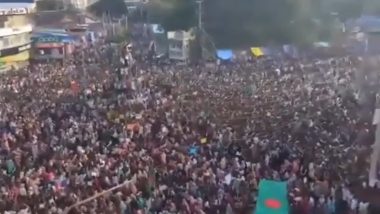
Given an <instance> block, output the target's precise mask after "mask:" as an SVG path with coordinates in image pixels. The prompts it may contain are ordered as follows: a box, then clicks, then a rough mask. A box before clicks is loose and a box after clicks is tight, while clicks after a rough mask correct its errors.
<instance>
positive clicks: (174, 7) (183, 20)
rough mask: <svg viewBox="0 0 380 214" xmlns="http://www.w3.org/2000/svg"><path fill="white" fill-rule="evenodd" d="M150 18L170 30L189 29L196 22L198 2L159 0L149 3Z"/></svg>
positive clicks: (190, 0) (189, 0)
mask: <svg viewBox="0 0 380 214" xmlns="http://www.w3.org/2000/svg"><path fill="white" fill-rule="evenodd" d="M148 13H149V19H150V21H151V22H154V23H161V24H162V26H163V27H164V28H165V29H166V30H168V31H172V30H188V29H190V28H191V27H193V26H194V25H195V24H196V3H195V1H192V0H157V1H151V3H150V4H149V5H148Z"/></svg>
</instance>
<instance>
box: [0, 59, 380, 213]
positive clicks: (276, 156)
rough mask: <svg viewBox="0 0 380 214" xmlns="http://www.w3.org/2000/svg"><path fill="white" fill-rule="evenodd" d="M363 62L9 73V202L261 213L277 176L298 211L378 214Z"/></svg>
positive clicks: (15, 207) (3, 118)
mask: <svg viewBox="0 0 380 214" xmlns="http://www.w3.org/2000/svg"><path fill="white" fill-rule="evenodd" d="M99 56H101V54H99ZM90 61H91V60H90ZM97 61H99V62H101V60H97ZM362 64H363V63H362V62H361V61H360V59H358V58H353V57H341V58H330V59H326V60H302V61H298V60H297V61H296V60H285V59H278V60H277V59H276V60H271V59H256V60H252V61H244V62H239V63H229V64H222V65H213V66H203V65H197V66H195V65H193V66H183V65H181V66H179V65H163V66H157V65H151V64H149V65H148V64H146V63H143V62H136V64H135V66H134V69H133V72H132V69H128V68H117V69H114V68H112V67H111V66H106V65H105V66H103V65H102V66H90V65H88V66H87V65H83V64H82V65H77V66H75V65H70V66H68V65H65V66H55V65H38V66H37V65H36V66H34V67H33V69H26V70H23V71H18V72H15V73H10V74H5V75H3V76H2V77H1V79H0V87H1V88H0V90H1V91H0V93H1V96H0V126H1V127H0V128H1V129H0V131H1V139H0V142H1V160H0V164H1V167H2V170H1V171H0V173H1V176H0V183H1V190H0V197H1V200H0V212H1V213H38V214H45V213H46V214H47V213H52V214H55V213H57V214H59V213H83V214H87V213H88V214H92V213H98V214H102V213H104V214H134V213H170V214H172V213H184V214H203V213H207V214H217V213H227V214H240V213H252V211H253V210H254V209H255V205H256V202H257V201H256V199H257V194H258V184H259V182H260V180H261V179H271V180H279V181H280V180H281V181H287V182H288V191H289V201H290V204H291V210H290V211H289V213H294V214H359V213H360V214H371V212H372V213H375V212H373V211H371V209H372V210H373V209H375V208H374V207H375V205H376V203H373V202H372V201H373V200H372V201H371V198H372V199H373V198H374V197H375V195H372V196H367V197H366V194H367V193H366V189H367V188H368V183H367V180H368V177H367V174H368V171H367V169H368V166H369V164H368V160H369V156H370V155H369V154H370V152H371V150H370V145H371V144H372V142H373V131H374V130H373V127H372V124H371V119H372V118H371V117H372V113H371V112H372V111H373V108H374V105H375V96H376V91H375V90H374V88H376V85H372V84H370V83H368V82H369V81H371V80H374V82H375V83H376V82H377V80H378V79H377V78H378V77H377V76H378V75H377V74H373V73H365V72H364V71H361V70H363V68H362V67H361V65H362ZM364 70H365V69H364ZM371 75H372V76H371ZM113 187H117V188H113ZM110 188H113V189H111V190H110ZM374 188H376V187H374ZM355 189H359V191H357V192H358V193H355ZM88 198H90V199H91V200H86V199H88ZM83 200H85V201H83ZM376 200H377V199H375V201H376ZM379 202H380V200H379ZM377 213H379V212H378V211H377Z"/></svg>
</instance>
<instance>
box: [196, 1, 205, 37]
mask: <svg viewBox="0 0 380 214" xmlns="http://www.w3.org/2000/svg"><path fill="white" fill-rule="evenodd" d="M196 2H197V4H198V28H199V30H201V29H202V27H203V26H202V4H203V0H197V1H196Z"/></svg>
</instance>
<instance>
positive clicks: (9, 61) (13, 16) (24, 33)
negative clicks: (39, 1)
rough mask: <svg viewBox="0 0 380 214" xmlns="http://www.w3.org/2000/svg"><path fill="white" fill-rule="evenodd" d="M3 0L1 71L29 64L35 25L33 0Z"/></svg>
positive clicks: (0, 29) (0, 35)
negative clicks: (7, 0)
mask: <svg viewBox="0 0 380 214" xmlns="http://www.w3.org/2000/svg"><path fill="white" fill-rule="evenodd" d="M5 1H6V0H5ZM9 1H11V0H9ZM3 2H4V0H3V1H1V3H0V71H4V70H8V69H10V68H19V67H22V66H23V65H27V63H28V61H29V58H30V47H31V33H32V30H33V26H34V24H33V18H32V16H31V14H32V13H33V12H34V9H35V4H34V3H33V2H32V1H31V0H13V1H11V2H12V3H7V2H5V3H3Z"/></svg>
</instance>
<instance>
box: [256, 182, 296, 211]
mask: <svg viewBox="0 0 380 214" xmlns="http://www.w3.org/2000/svg"><path fill="white" fill-rule="evenodd" d="M254 214H289V202H288V191H287V183H286V182H277V181H271V180H261V181H260V184H259V196H258V199H257V205H256V212H254Z"/></svg>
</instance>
